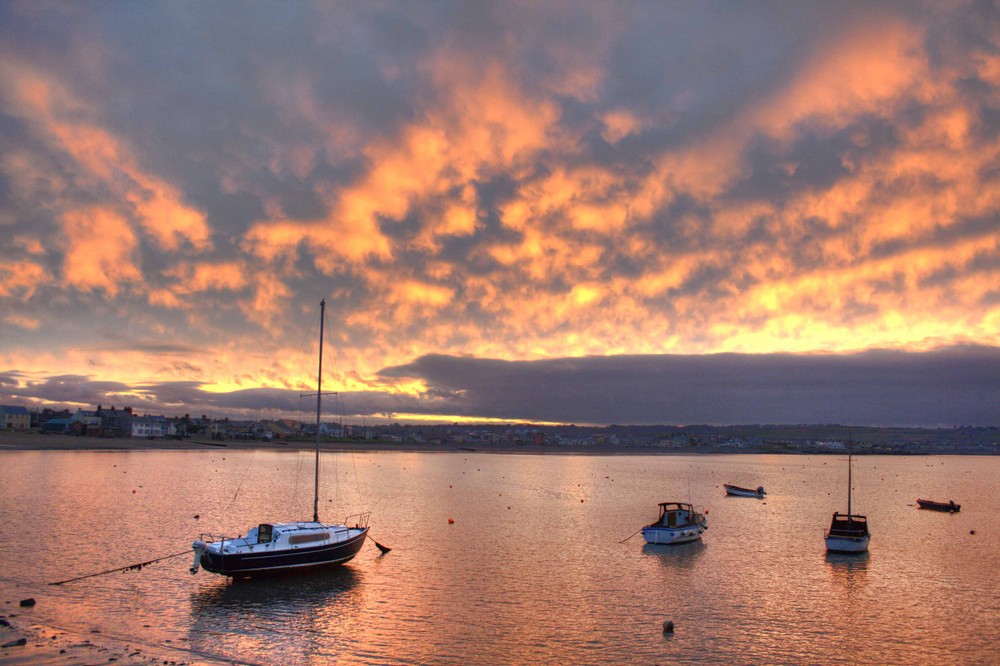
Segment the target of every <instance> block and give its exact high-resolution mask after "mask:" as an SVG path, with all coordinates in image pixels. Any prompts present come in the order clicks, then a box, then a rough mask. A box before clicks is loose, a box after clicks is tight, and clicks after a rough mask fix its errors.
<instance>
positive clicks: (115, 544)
mask: <svg viewBox="0 0 1000 666" xmlns="http://www.w3.org/2000/svg"><path fill="white" fill-rule="evenodd" d="M0 464H2V465H3V472H4V482H3V484H2V486H0V514H2V515H0V517H2V521H0V561H2V562H3V569H2V572H0V590H2V592H3V601H4V602H5V603H6V602H10V601H16V600H17V599H19V598H23V597H24V596H29V595H30V596H34V597H36V598H37V599H38V600H39V603H38V606H36V608H35V609H33V610H32V611H30V614H31V616H32V617H33V618H34V619H35V620H36V621H38V622H47V623H50V624H52V625H53V626H56V627H62V628H66V629H70V630H75V631H80V632H87V631H91V630H94V629H97V630H100V631H101V632H102V634H104V635H105V636H111V637H116V638H121V639H124V640H128V641H130V642H132V643H133V644H136V645H147V646H151V645H167V644H169V645H171V646H175V647H180V648H183V649H185V650H190V651H191V660H193V661H198V660H211V659H212V658H218V659H221V660H224V661H238V662H246V663H255V664H278V663H281V664H321V663H330V662H334V661H336V662H341V663H417V664H419V663H435V664H438V663H490V664H495V663H511V664H523V663H539V662H544V663H553V662H559V663H624V662H630V663H691V662H713V663H750V662H757V663H761V662H764V663H775V662H780V663H862V662H868V663H899V664H904V663H905V664H912V663H998V662H1000V592H998V590H1000V459H997V458H984V457H914V458H908V457H862V458H858V459H856V460H855V507H856V509H857V510H858V511H860V512H862V513H865V514H867V515H868V518H869V522H870V524H871V529H872V532H873V538H872V543H871V549H870V553H869V554H868V555H865V556H861V557H851V556H840V557H834V556H827V555H826V553H825V551H824V548H823V539H822V532H823V528H824V527H825V526H826V525H827V524H828V522H829V519H830V514H831V513H832V512H833V511H834V510H835V509H837V510H841V511H843V510H844V509H845V508H846V506H845V504H846V497H845V493H846V485H847V479H846V476H847V465H846V461H845V460H844V459H843V458H841V457H839V456H764V455H760V456H757V455H754V456H742V455H728V456H572V455H566V456H562V455H559V456H557V455H548V456H528V455H493V454H483V453H377V454H353V455H351V454H337V455H333V454H330V455H325V456H324V463H323V469H324V478H325V479H330V481H329V482H326V485H325V486H324V489H323V493H322V496H321V502H322V504H321V517H322V518H324V519H327V520H333V519H340V518H343V517H344V516H345V515H347V514H349V513H354V512H356V511H358V510H359V509H361V508H362V505H363V508H365V509H368V510H371V511H372V532H371V534H372V536H373V537H374V539H375V540H377V541H379V542H380V543H383V544H385V545H388V546H391V547H393V549H394V550H393V551H392V552H391V553H389V554H388V555H386V556H379V553H378V551H377V550H376V549H375V547H374V546H372V545H367V546H365V548H364V550H363V551H362V553H361V554H360V555H359V557H358V558H356V559H355V560H354V561H353V562H351V563H350V564H349V565H347V566H346V567H343V568H341V569H335V570H331V571H328V572H326V573H321V574H319V575H313V576H295V577H286V578H280V579H273V580H269V581H264V582H253V581H252V582H243V583H235V584H234V583H231V582H229V581H228V579H225V578H221V577H218V576H214V575H212V574H208V573H205V572H204V571H203V572H201V573H199V574H198V575H197V576H192V575H191V574H190V573H188V571H187V568H188V567H189V566H190V564H191V558H190V556H189V555H186V554H185V555H184V556H183V557H177V558H173V559H168V560H166V561H164V562H161V563H158V564H156V565H153V566H150V567H147V568H145V569H143V570H142V571H141V572H131V573H115V574H111V575H107V576H100V577H96V578H91V579H88V580H82V581H79V582H76V583H70V584H66V585H63V586H59V587H52V586H47V585H44V583H46V582H50V581H56V580H62V579H65V578H69V577H72V576H77V575H83V574H87V573H91V572H95V571H100V570H103V569H109V568H112V567H116V566H124V565H127V564H131V563H135V562H141V561H145V560H149V559H152V558H154V557H160V556H163V555H170V554H173V553H178V552H180V551H185V550H187V549H188V548H189V546H190V543H191V541H192V539H193V538H195V537H196V536H198V534H199V533H200V532H226V533H230V534H232V533H236V532H244V531H245V530H246V529H247V528H249V527H251V526H253V525H255V524H256V523H257V522H260V521H263V520H267V519H270V520H282V519H296V518H298V519H303V518H308V517H309V516H311V514H312V487H311V483H312V465H311V455H310V454H309V453H297V452H228V451H214V450H213V451H193V452H192V451H169V452H156V451H138V452H131V453H121V452H112V453H105V452H2V453H0ZM332 479H338V480H339V481H338V482H337V483H334V482H333V480H332ZM723 482H731V483H736V484H738V485H743V486H757V485H763V486H765V487H766V488H767V490H768V496H767V499H766V500H763V501H761V500H756V499H750V498H727V497H724V493H723V490H722V483H723ZM133 491H134V492H133ZM918 496H919V497H928V498H933V499H942V500H947V499H954V500H955V501H957V502H960V503H961V504H962V511H961V513H958V514H955V515H948V514H940V513H934V512H929V511H922V510H919V509H917V508H915V507H914V506H913V501H914V499H915V498H917V497H918ZM689 498H690V499H691V500H693V502H694V503H695V504H698V505H703V506H705V507H706V508H707V510H708V512H709V514H708V520H709V530H708V532H707V533H706V534H705V537H704V540H703V542H702V543H700V544H699V543H696V544H689V545H684V546H674V547H668V546H657V547H650V546H644V545H643V543H642V537H641V536H639V535H637V536H634V537H633V538H632V539H631V540H629V541H626V542H625V543H619V541H620V540H622V539H625V538H626V537H628V536H629V535H630V534H632V533H633V532H635V531H636V530H638V529H639V528H640V527H641V526H642V525H643V524H645V523H648V522H650V521H652V520H653V519H654V518H655V517H656V504H657V502H660V501H668V500H682V501H687V500H688V499H689ZM324 509H325V511H324ZM195 514H199V515H200V519H199V520H195V518H194V516H195ZM324 514H325V515H324ZM449 518H453V519H454V521H455V522H454V524H448V519H449ZM972 530H975V534H970V531H972ZM7 608H8V609H10V608H11V607H10V606H7ZM667 619H669V620H672V621H673V622H674V624H675V627H676V633H675V634H674V635H673V636H668V637H665V636H664V635H663V634H662V631H661V626H662V623H663V621H664V620H667Z"/></svg>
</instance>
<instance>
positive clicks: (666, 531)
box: [642, 502, 708, 544]
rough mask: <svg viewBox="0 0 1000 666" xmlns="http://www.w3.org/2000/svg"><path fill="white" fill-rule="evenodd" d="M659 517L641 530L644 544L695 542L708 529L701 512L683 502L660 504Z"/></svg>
mask: <svg viewBox="0 0 1000 666" xmlns="http://www.w3.org/2000/svg"><path fill="white" fill-rule="evenodd" d="M659 507H660V516H659V518H657V519H656V522H655V523H651V524H649V525H646V526H645V527H643V528H642V538H643V539H645V540H646V543H655V544H674V543H688V542H690V541H697V540H698V539H700V538H701V535H702V533H704V531H705V530H707V529H708V521H707V520H706V518H705V515H704V513H703V512H702V511H700V510H697V509H695V508H694V507H693V506H691V505H690V504H685V503H683V502H661V503H660V504H659Z"/></svg>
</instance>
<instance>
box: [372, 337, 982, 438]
mask: <svg viewBox="0 0 1000 666" xmlns="http://www.w3.org/2000/svg"><path fill="white" fill-rule="evenodd" d="M381 375H382V376H384V377H387V378H393V377H406V378H411V379H419V380H420V381H422V382H424V383H425V384H426V386H427V395H429V396H448V397H449V399H448V400H447V401H446V402H444V405H445V409H448V410H453V411H452V412H451V413H454V414H461V415H466V416H473V415H475V416H484V417H495V418H506V419H524V420H550V419H551V420H556V421H560V422H564V423H580V424H584V423H597V424H607V423H637V424H666V423H669V424H679V425H683V424H696V423H709V424H736V423H739V424H750V423H785V424H794V423H841V424H849V425H874V426H891V425H901V424H919V425H924V426H939V425H958V424H979V425H989V424H992V423H994V422H995V419H996V406H997V404H998V400H1000V380H998V378H1000V349H997V348H984V347H954V348H948V349H942V350H937V351H934V352H925V353H908V352H896V351H868V352H862V353H857V354H846V355H794V354H763V355H748V354H710V355H697V356H694V355H661V356H607V357H588V358H565V359H550V360H544V361H533V362H511V361H499V360H493V359H472V358H461V357H453V356H425V357H422V358H420V359H417V360H415V361H414V362H412V363H409V364H407V365H404V366H398V367H395V368H387V369H385V370H383V371H382V373H381ZM430 402H431V403H436V402H438V400H437V399H436V398H435V399H434V400H431V401H430ZM435 409H440V407H436V408H435ZM421 413H425V412H421Z"/></svg>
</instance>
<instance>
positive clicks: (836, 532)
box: [826, 441, 871, 553]
mask: <svg viewBox="0 0 1000 666" xmlns="http://www.w3.org/2000/svg"><path fill="white" fill-rule="evenodd" d="M852 469H853V460H852V458H851V443H850V441H848V442H847V513H846V514H845V513H839V512H834V514H833V520H831V521H830V529H828V530H827V531H826V550H827V552H830V553H863V552H865V551H867V550H868V542H869V541H871V534H870V533H869V532H868V518H867V517H865V516H862V515H861V514H857V513H853V512H852V510H851V490H852V488H851V486H852V483H853V477H852V474H851V472H852Z"/></svg>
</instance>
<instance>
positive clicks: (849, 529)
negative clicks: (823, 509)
mask: <svg viewBox="0 0 1000 666" xmlns="http://www.w3.org/2000/svg"><path fill="white" fill-rule="evenodd" d="M829 535H830V536H833V537H847V538H859V537H866V536H868V519H867V518H865V517H864V516H859V515H857V514H851V515H848V514H846V513H839V512H838V513H834V514H833V520H831V521H830V531H829Z"/></svg>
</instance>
